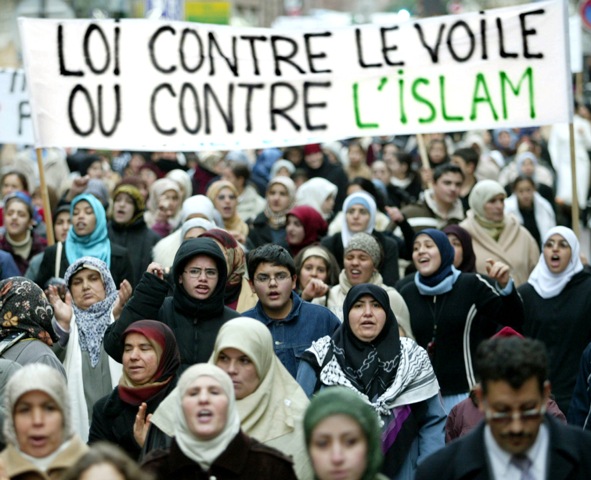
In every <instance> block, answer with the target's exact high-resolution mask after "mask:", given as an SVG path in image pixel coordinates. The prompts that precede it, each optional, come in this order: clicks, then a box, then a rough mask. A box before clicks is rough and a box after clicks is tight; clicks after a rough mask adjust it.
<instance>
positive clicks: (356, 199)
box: [321, 191, 400, 286]
mask: <svg viewBox="0 0 591 480" xmlns="http://www.w3.org/2000/svg"><path fill="white" fill-rule="evenodd" d="M376 212H377V206H376V202H375V200H374V198H373V197H372V196H371V195H370V194H369V193H367V192H365V191H359V192H355V193H352V194H351V195H349V196H348V197H347V198H346V199H345V203H344V204H343V228H342V230H341V231H340V232H338V233H335V234H334V235H331V236H328V237H325V238H324V239H323V240H322V241H321V244H322V245H323V246H325V247H326V248H328V249H329V250H330V251H331V252H332V253H333V254H334V256H335V258H336V259H337V262H339V267H341V268H343V258H344V253H345V249H346V248H347V247H348V245H349V242H350V241H351V237H352V236H353V235H354V234H356V233H358V232H365V233H369V234H371V235H373V236H374V237H375V238H376V240H377V241H378V242H379V244H380V248H381V249H382V252H383V256H382V262H381V264H380V265H376V268H377V269H378V270H379V272H380V273H381V275H382V277H383V281H384V283H385V284H386V285H390V286H392V285H395V284H396V282H397V281H398V279H399V277H400V273H399V271H398V244H397V243H396V240H394V239H393V238H391V237H387V236H386V235H384V234H383V233H382V232H378V231H376V230H375V222H376Z"/></svg>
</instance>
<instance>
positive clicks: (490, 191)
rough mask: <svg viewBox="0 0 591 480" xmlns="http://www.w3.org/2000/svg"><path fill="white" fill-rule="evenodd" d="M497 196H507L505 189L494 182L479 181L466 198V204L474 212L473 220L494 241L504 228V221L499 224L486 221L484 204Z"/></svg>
mask: <svg viewBox="0 0 591 480" xmlns="http://www.w3.org/2000/svg"><path fill="white" fill-rule="evenodd" d="M497 195H503V196H505V197H506V196H507V192H505V189H504V188H503V186H502V185H501V184H500V183H499V182H496V181H494V180H480V181H479V182H477V183H476V185H475V186H474V188H473V189H472V191H471V192H470V196H469V197H468V204H469V205H470V208H471V209H472V211H473V212H474V219H475V220H476V221H477V222H478V224H479V225H480V226H481V227H482V228H484V229H485V230H486V231H487V232H488V234H489V235H490V236H491V237H492V238H494V239H495V240H497V239H498V238H499V236H500V235H501V232H502V231H503V229H504V228H505V220H504V219H503V220H502V221H501V222H491V221H490V220H487V218H486V215H485V213H484V204H485V203H486V202H488V201H490V200H491V199H492V198H494V197H496V196H497Z"/></svg>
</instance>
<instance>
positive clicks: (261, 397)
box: [209, 317, 309, 443]
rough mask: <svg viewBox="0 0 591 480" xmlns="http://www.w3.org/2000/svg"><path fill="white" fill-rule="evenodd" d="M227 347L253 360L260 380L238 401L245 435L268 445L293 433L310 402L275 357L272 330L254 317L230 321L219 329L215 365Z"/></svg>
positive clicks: (214, 352)
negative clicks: (254, 388) (269, 442)
mask: <svg viewBox="0 0 591 480" xmlns="http://www.w3.org/2000/svg"><path fill="white" fill-rule="evenodd" d="M225 348H235V349H236V350H240V351H241V352H242V353H244V354H245V355H246V356H247V357H248V358H250V360H251V361H252V362H253V363H254V365H255V368H256V371H257V374H258V376H259V379H260V384H259V386H258V388H257V389H256V390H255V391H254V392H253V393H251V394H250V395H249V396H248V397H246V398H243V399H242V400H236V407H237V409H238V415H239V416H240V424H241V426H242V430H243V431H244V433H246V434H247V435H250V436H251V437H254V438H256V439H257V440H259V441H260V442H263V443H265V442H268V441H270V440H272V439H274V438H277V437H280V436H282V435H285V434H286V433H290V432H293V431H294V429H295V427H296V424H298V422H300V423H301V421H302V418H303V415H304V412H305V410H306V407H307V406H308V403H309V401H308V398H307V397H306V394H305V393H304V391H303V390H302V388H301V387H300V386H299V385H298V383H297V382H296V381H295V380H294V378H293V377H292V376H291V375H290V374H289V372H288V371H287V370H286V368H285V367H284V366H283V364H282V363H281V362H280V361H279V359H278V358H277V356H276V355H275V352H274V351H273V338H272V337H271V332H270V331H269V329H268V328H267V327H266V326H265V325H264V324H263V323H262V322H260V321H258V320H254V319H252V318H247V317H239V318H235V319H233V320H230V321H229V322H226V323H225V324H224V325H223V326H222V328H221V329H220V331H219V333H218V336H217V339H216V342H215V345H214V348H213V354H212V356H211V358H210V359H209V362H210V363H214V364H215V362H216V361H217V359H218V357H219V355H220V353H221V351H222V350H224V349H225Z"/></svg>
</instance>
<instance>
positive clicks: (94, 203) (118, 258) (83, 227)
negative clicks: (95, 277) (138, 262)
mask: <svg viewBox="0 0 591 480" xmlns="http://www.w3.org/2000/svg"><path fill="white" fill-rule="evenodd" d="M70 218H71V223H72V225H71V227H70V230H69V231H68V236H67V238H66V241H65V242H64V243H63V244H62V243H61V242H58V243H56V244H55V245H52V246H50V247H47V249H46V250H45V254H44V255H43V260H42V262H41V267H40V269H39V275H38V276H37V279H36V280H35V283H37V285H39V286H40V287H41V288H44V287H45V285H46V284H47V281H48V280H49V279H50V278H51V277H55V276H57V277H59V278H64V274H65V273H66V269H67V268H68V267H69V266H70V265H71V264H72V263H74V262H75V261H76V260H78V259H80V258H82V257H84V256H91V257H95V258H97V259H99V260H102V261H103V262H105V264H106V265H107V268H108V269H109V270H110V275H109V276H112V278H113V281H114V282H115V285H121V283H122V282H123V281H124V280H128V281H129V282H130V283H131V284H132V285H133V284H134V277H133V269H132V267H131V263H130V261H129V255H128V252H127V250H126V249H125V248H123V247H121V246H120V245H117V244H116V243H114V242H111V241H110V240H109V232H108V228H107V215H106V213H105V209H104V208H103V206H102V205H101V203H100V202H99V200H98V199H97V198H96V197H94V196H93V195H89V194H85V193H83V194H81V195H78V196H76V197H75V198H74V200H72V203H71V204H70ZM56 273H57V275H56Z"/></svg>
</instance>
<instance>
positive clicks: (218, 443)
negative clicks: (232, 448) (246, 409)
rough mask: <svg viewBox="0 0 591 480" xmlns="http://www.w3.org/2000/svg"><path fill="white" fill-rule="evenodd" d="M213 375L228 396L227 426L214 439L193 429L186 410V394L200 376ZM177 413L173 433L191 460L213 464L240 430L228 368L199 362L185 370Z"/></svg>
mask: <svg viewBox="0 0 591 480" xmlns="http://www.w3.org/2000/svg"><path fill="white" fill-rule="evenodd" d="M203 376H205V377H211V378H213V379H215V380H216V381H218V382H219V384H220V386H221V387H222V390H223V391H224V394H225V395H226V397H227V398H228V412H227V416H226V425H225V426H224V429H223V430H222V431H221V432H220V433H219V434H218V435H217V436H216V437H215V438H212V439H211V440H201V439H199V438H197V437H196V436H195V435H194V434H193V433H192V432H191V431H190V430H189V426H188V422H187V419H186V418H185V414H184V412H183V397H184V395H185V393H186V392H187V390H189V388H191V385H193V382H195V380H197V379H198V378H199V377H203ZM177 391H178V393H177V396H176V406H175V410H176V415H175V420H174V437H175V440H176V442H177V444H178V446H179V448H180V449H181V451H182V452H183V453H184V454H185V455H186V456H187V457H189V458H190V459H191V460H193V461H195V462H197V463H198V464H199V466H200V467H201V468H202V469H203V470H208V469H209V467H210V465H211V464H212V463H213V462H214V461H215V459H216V458H218V457H219V456H220V455H221V454H222V453H223V452H224V450H226V448H227V447H228V445H229V444H230V442H231V441H232V440H233V439H234V437H235V436H236V435H237V434H238V432H239V431H240V419H239V418H238V414H237V412H236V404H235V400H234V386H233V385H232V380H230V377H229V376H228V374H227V373H226V372H224V371H223V370H222V369H221V368H218V367H216V366H215V365H209V364H207V363H198V364H196V365H193V366H191V367H189V368H188V369H187V370H185V371H184V372H183V374H182V375H181V378H179V383H178V385H177Z"/></svg>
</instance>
